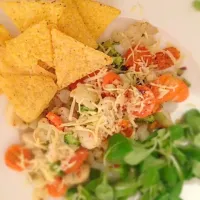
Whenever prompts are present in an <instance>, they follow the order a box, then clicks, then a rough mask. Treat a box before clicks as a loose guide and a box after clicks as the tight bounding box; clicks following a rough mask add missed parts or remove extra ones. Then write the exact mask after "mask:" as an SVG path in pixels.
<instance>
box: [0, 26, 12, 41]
mask: <svg viewBox="0 0 200 200" xmlns="http://www.w3.org/2000/svg"><path fill="white" fill-rule="evenodd" d="M9 39H11V36H10V33H9V32H8V30H7V29H6V28H5V27H4V26H3V25H1V24H0V45H4V42H5V41H6V40H9Z"/></svg>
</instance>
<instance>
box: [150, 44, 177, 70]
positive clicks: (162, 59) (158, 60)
mask: <svg viewBox="0 0 200 200" xmlns="http://www.w3.org/2000/svg"><path fill="white" fill-rule="evenodd" d="M163 51H164V52H163ZM163 51H161V52H157V53H156V55H155V57H154V60H153V63H154V64H155V65H157V66H158V69H159V70H163V69H167V68H169V67H172V66H173V65H174V63H173V60H172V59H171V58H170V57H169V55H168V54H167V53H165V52H166V51H169V53H171V54H172V56H174V58H175V59H176V60H178V59H179V58H180V51H179V50H178V49H176V48H175V47H168V48H165V49H163Z"/></svg>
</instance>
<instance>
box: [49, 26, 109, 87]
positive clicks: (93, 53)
mask: <svg viewBox="0 0 200 200" xmlns="http://www.w3.org/2000/svg"><path fill="white" fill-rule="evenodd" d="M51 34H52V44H53V49H54V65H55V69H56V76H57V84H58V86H59V88H60V89H61V88H64V87H66V86H68V85H69V84H70V83H73V82H74V81H76V80H78V79H80V78H82V77H83V76H86V75H87V74H89V73H91V72H93V71H96V70H97V69H100V68H102V67H104V66H106V65H109V64H111V63H112V58H111V57H109V56H107V55H106V54H104V53H102V52H100V51H97V50H94V49H92V48H90V47H88V46H85V45H84V44H82V43H80V42H78V41H76V40H75V39H73V38H71V37H69V36H67V35H65V34H64V33H61V32H60V31H58V30H56V29H53V30H52V31H51Z"/></svg>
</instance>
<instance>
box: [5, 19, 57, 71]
mask: <svg viewBox="0 0 200 200" xmlns="http://www.w3.org/2000/svg"><path fill="white" fill-rule="evenodd" d="M4 59H5V62H6V64H7V65H8V66H9V67H10V68H13V71H24V72H29V73H30V74H32V73H33V71H34V70H35V66H37V65H38V64H39V63H38V62H39V60H41V61H42V62H44V63H46V64H47V65H48V66H49V68H50V67H53V50H52V43H51V34H50V30H49V28H48V26H47V22H45V21H42V22H40V23H39V24H36V25H33V26H32V27H30V28H28V29H27V30H26V31H25V32H23V33H22V34H20V35H19V36H17V37H16V38H13V39H11V40H9V41H7V42H6V47H5V58H4Z"/></svg>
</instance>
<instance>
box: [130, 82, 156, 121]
mask: <svg viewBox="0 0 200 200" xmlns="http://www.w3.org/2000/svg"><path fill="white" fill-rule="evenodd" d="M137 89H138V90H139V92H140V93H141V94H142V96H143V99H141V103H142V104H143V108H142V110H141V111H140V112H139V111H134V112H133V115H134V116H136V117H138V118H144V117H147V116H149V115H151V114H152V112H153V110H154V107H155V104H156V100H155V96H154V94H153V92H152V91H151V89H150V88H148V87H147V86H144V85H139V86H137Z"/></svg>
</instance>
